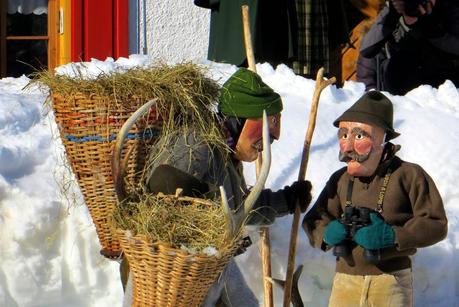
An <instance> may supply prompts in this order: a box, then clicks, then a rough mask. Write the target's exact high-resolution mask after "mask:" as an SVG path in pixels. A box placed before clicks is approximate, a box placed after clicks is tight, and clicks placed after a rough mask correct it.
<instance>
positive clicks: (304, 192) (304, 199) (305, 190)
mask: <svg viewBox="0 0 459 307" xmlns="http://www.w3.org/2000/svg"><path fill="white" fill-rule="evenodd" d="M311 189H312V185H311V182H309V181H308V180H302V181H295V182H294V183H293V184H292V185H291V186H285V187H284V189H283V190H284V195H285V199H286V200H287V204H288V208H289V211H290V213H293V212H295V206H296V204H297V203H298V204H299V206H300V210H301V212H305V211H306V209H307V208H308V205H309V204H310V203H311V199H312V196H311Z"/></svg>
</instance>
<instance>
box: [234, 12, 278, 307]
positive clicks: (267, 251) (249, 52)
mask: <svg viewBox="0 0 459 307" xmlns="http://www.w3.org/2000/svg"><path fill="white" fill-rule="evenodd" d="M242 27H243V30H244V45H245V53H246V56H247V64H248V66H249V69H250V70H251V71H253V72H257V68H256V66H255V55H254V52H253V47H252V35H251V33H250V22H249V7H248V6H247V5H243V6H242ZM261 160H262V159H261V155H260V154H259V155H258V159H257V161H256V172H257V177H258V173H259V169H260V165H261V162H262V161H261ZM259 233H260V242H261V263H262V269H263V289H264V306H265V307H273V306H274V301H273V285H272V283H271V244H270V238H269V228H268V227H266V226H262V227H260V230H259Z"/></svg>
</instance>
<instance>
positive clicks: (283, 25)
mask: <svg viewBox="0 0 459 307" xmlns="http://www.w3.org/2000/svg"><path fill="white" fill-rule="evenodd" d="M291 2H292V1H290V0H289V1H278V0H194V3H195V5H197V6H199V7H203V8H208V9H211V19H210V35H209V51H208V56H207V58H208V59H209V60H211V61H215V62H222V63H229V64H234V65H237V66H247V61H246V53H245V47H244V33H243V28H242V10H241V7H242V5H248V6H249V16H250V17H249V18H250V31H251V35H252V44H253V49H254V54H255V60H256V62H257V63H263V62H269V63H270V64H272V65H273V66H276V65H277V64H280V63H287V62H288V59H289V49H291V47H290V41H291V39H290V30H289V17H288V14H289V10H288V5H289V3H291Z"/></svg>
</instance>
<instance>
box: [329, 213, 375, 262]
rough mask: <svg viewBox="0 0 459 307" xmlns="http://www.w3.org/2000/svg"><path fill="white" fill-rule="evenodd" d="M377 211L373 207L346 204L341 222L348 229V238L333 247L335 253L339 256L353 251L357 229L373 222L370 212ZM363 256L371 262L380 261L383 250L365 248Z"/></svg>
mask: <svg viewBox="0 0 459 307" xmlns="http://www.w3.org/2000/svg"><path fill="white" fill-rule="evenodd" d="M371 212H376V211H375V210H373V209H370V208H366V207H359V208H357V207H351V206H346V207H345V208H344V212H343V214H342V216H341V219H340V222H341V223H342V224H343V225H344V228H345V229H346V238H345V239H344V240H343V241H342V242H341V243H340V244H338V245H335V246H334V247H333V255H335V256H337V257H345V256H348V255H350V254H351V253H352V248H353V247H354V246H355V243H354V241H353V237H354V235H355V233H356V232H357V230H359V229H360V228H362V227H365V226H368V225H370V224H371V220H370V213H371ZM363 257H364V259H365V260H366V261H368V262H370V263H378V262H379V261H380V260H381V252H380V250H379V249H376V250H369V249H364V250H363Z"/></svg>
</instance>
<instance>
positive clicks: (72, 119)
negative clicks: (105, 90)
mask: <svg viewBox="0 0 459 307" xmlns="http://www.w3.org/2000/svg"><path fill="white" fill-rule="evenodd" d="M52 100H53V103H52V107H53V110H54V114H55V119H56V122H57V125H58V127H59V131H60V137H61V139H62V142H63V143H64V146H65V151H66V155H67V158H68V160H69V162H70V165H71V167H72V170H73V172H74V174H75V176H76V178H77V180H78V184H79V186H80V189H81V192H82V194H83V196H84V200H85V203H86V205H87V207H88V209H89V212H90V215H91V217H92V220H93V222H94V225H95V226H96V231H97V235H98V238H99V242H100V244H101V247H102V251H101V253H102V254H104V255H106V256H116V255H118V254H119V253H120V251H121V249H120V245H119V240H118V239H117V238H116V234H115V233H114V232H113V230H112V227H110V225H109V219H110V218H111V215H112V211H113V208H114V207H115V205H116V203H117V197H116V194H115V190H114V186H113V179H112V173H111V164H110V163H111V157H112V153H113V145H114V142H115V139H116V135H117V134H118V131H119V130H120V128H121V126H122V125H123V123H124V122H125V121H126V120H127V119H128V118H129V116H130V115H131V114H132V113H133V112H135V111H136V110H137V109H138V108H139V107H140V106H142V105H143V104H144V103H145V101H144V100H142V99H136V98H133V99H132V101H130V102H129V104H126V103H120V102H119V101H116V102H115V101H114V99H113V98H111V97H99V96H91V97H86V96H70V97H62V96H59V95H56V94H54V95H52ZM126 105H129V108H127V107H125V106H126ZM123 106H124V107H123ZM153 113H154V112H153ZM160 124H161V122H160V121H159V120H157V118H156V115H155V114H152V112H150V115H149V116H148V117H147V118H146V119H145V120H143V121H138V122H137V123H136V125H135V126H134V127H133V128H132V129H131V130H130V131H129V136H128V140H127V141H126V142H125V144H124V147H123V148H124V150H125V152H127V151H130V152H131V154H130V156H129V160H128V161H127V167H126V178H127V180H128V181H129V182H131V183H134V182H138V179H139V178H138V177H139V176H140V174H141V171H142V170H143V167H144V164H145V157H146V152H147V148H146V147H147V146H146V145H147V144H148V143H149V142H152V140H153V138H154V136H156V135H158V131H159V129H160Z"/></svg>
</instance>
